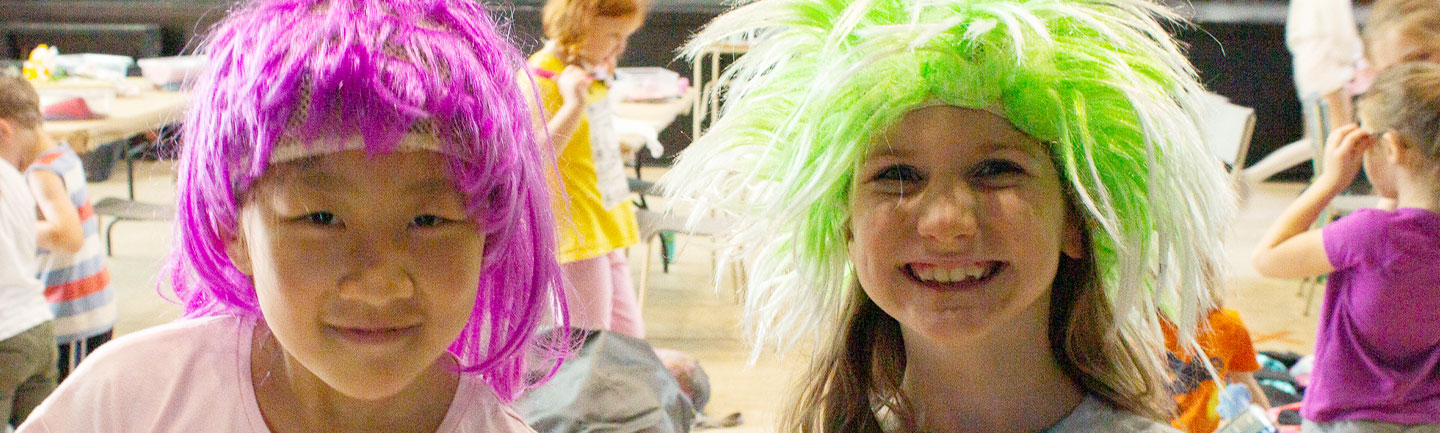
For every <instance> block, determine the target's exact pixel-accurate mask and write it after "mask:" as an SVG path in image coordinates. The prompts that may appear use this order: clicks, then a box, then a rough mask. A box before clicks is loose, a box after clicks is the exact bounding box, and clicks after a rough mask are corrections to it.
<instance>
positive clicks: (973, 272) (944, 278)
mask: <svg viewBox="0 0 1440 433" xmlns="http://www.w3.org/2000/svg"><path fill="white" fill-rule="evenodd" d="M911 270H912V271H913V272H914V273H915V277H916V278H919V279H920V281H933V282H937V283H954V282H960V281H965V280H977V279H980V278H982V277H984V276H985V274H987V273H989V272H990V266H988V265H986V266H982V265H973V266H958V267H954V268H949V269H940V268H936V267H933V266H926V267H925V269H915V268H914V267H911Z"/></svg>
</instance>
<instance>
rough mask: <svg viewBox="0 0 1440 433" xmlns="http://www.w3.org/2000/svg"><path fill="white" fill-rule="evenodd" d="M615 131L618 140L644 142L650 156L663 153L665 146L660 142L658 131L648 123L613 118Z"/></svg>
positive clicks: (653, 156) (658, 155)
mask: <svg viewBox="0 0 1440 433" xmlns="http://www.w3.org/2000/svg"><path fill="white" fill-rule="evenodd" d="M615 133H616V134H619V135H620V140H621V141H625V142H627V143H634V142H637V141H640V142H644V146H645V149H647V150H649V151H650V157H651V158H659V157H660V155H661V154H663V153H665V146H663V145H661V144H660V131H656V130H655V127H654V126H652V125H650V124H649V123H645V122H641V121H639V120H633V119H626V118H623V117H616V118H615Z"/></svg>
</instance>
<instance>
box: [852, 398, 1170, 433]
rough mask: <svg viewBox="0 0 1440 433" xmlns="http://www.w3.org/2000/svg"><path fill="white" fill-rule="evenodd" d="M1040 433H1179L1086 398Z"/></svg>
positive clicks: (883, 416) (883, 419) (890, 422)
mask: <svg viewBox="0 0 1440 433" xmlns="http://www.w3.org/2000/svg"><path fill="white" fill-rule="evenodd" d="M875 416H876V417H877V418H879V421H880V426H881V429H882V430H885V431H886V432H891V433H895V432H899V431H900V430H899V428H900V422H899V420H898V419H895V416H894V415H893V414H891V413H890V412H889V411H887V410H879V411H877V412H876V414H875ZM1041 433H1180V431H1179V430H1176V429H1175V428H1173V427H1170V425H1168V424H1162V423H1160V422H1157V421H1155V420H1152V419H1150V418H1146V417H1143V416H1140V415H1136V414H1133V413H1130V412H1124V411H1118V410H1115V409H1113V408H1111V407H1110V405H1107V404H1105V403H1104V402H1102V401H1100V399H1097V398H1095V397H1094V396H1089V395H1087V396H1085V400H1084V401H1081V402H1080V405H1079V406H1076V407H1075V411H1074V412H1070V416H1067V417H1065V419H1062V420H1060V422H1059V423H1056V424H1055V425H1053V426H1051V427H1050V428H1047V429H1045V430H1043V431H1042V432H1041Z"/></svg>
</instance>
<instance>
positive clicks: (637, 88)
mask: <svg viewBox="0 0 1440 433" xmlns="http://www.w3.org/2000/svg"><path fill="white" fill-rule="evenodd" d="M611 90H612V91H614V92H615V93H616V94H617V95H619V96H620V98H621V99H625V100H630V101H656V100H667V99H672V98H677V97H680V95H683V94H685V90H686V89H685V88H684V86H683V85H682V84H681V80H680V74H677V73H675V71H671V70H669V69H665V68H656V67H645V68H618V69H616V70H615V83H614V85H613V86H611Z"/></svg>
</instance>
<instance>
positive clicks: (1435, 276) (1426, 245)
mask: <svg viewBox="0 0 1440 433" xmlns="http://www.w3.org/2000/svg"><path fill="white" fill-rule="evenodd" d="M1358 108H1359V117H1360V121H1361V122H1362V125H1346V126H1342V127H1340V128H1337V129H1336V130H1335V131H1333V132H1331V133H1330V137H1331V138H1330V140H1329V143H1327V144H1326V146H1325V147H1326V149H1325V168H1326V169H1325V172H1324V173H1322V174H1321V175H1320V176H1319V177H1318V178H1316V180H1315V183H1314V184H1312V185H1310V188H1308V189H1306V190H1305V192H1304V193H1303V194H1301V195H1300V198H1298V199H1296V200H1295V203H1292V204H1291V205H1290V207H1289V208H1288V209H1286V210H1285V213H1284V214H1282V215H1281V217H1280V219H1279V220H1277V221H1276V222H1275V225H1273V226H1271V227H1270V231H1269V232H1268V233H1266V235H1265V238H1264V239H1263V240H1262V241H1261V243H1260V246H1259V247H1258V248H1257V249H1256V251H1255V254H1254V264H1255V268H1256V269H1257V270H1259V271H1260V273H1261V274H1262V275H1265V276H1268V277H1273V278H1299V277H1307V276H1313V275H1321V274H1326V273H1328V274H1330V276H1329V279H1328V281H1327V282H1326V288H1325V302H1324V305H1323V307H1321V309H1322V312H1321V315H1320V329H1319V332H1318V333H1317V336H1316V339H1315V371H1314V375H1313V376H1312V378H1311V382H1310V386H1309V388H1307V389H1306V392H1305V402H1304V407H1303V409H1302V410H1301V415H1302V416H1303V417H1304V418H1305V421H1304V424H1303V426H1302V428H1303V430H1302V431H1306V432H1331V431H1385V430H1381V429H1384V428H1397V429H1398V428H1399V427H1405V428H1414V427H1420V428H1421V430H1418V431H1434V430H1435V429H1436V428H1440V328H1437V327H1435V326H1432V325H1431V324H1434V323H1437V321H1440V273H1436V272H1435V263H1440V143H1437V138H1440V115H1437V113H1440V65H1436V64H1433V63H1428V62H1412V63H1404V64H1400V65H1398V66H1394V67H1391V68H1390V69H1387V70H1386V71H1384V72H1382V73H1381V74H1380V76H1379V77H1378V78H1377V79H1376V81H1375V84H1374V85H1373V86H1372V87H1371V88H1370V91H1369V92H1368V93H1366V95H1365V97H1363V98H1362V99H1361V100H1360V102H1359V104H1358ZM1362 168H1363V169H1364V170H1365V175H1366V176H1367V177H1368V178H1369V179H1370V182H1371V183H1372V184H1373V185H1374V187H1375V192H1376V194H1378V195H1380V196H1381V197H1382V198H1384V199H1386V202H1392V203H1393V206H1394V208H1393V209H1362V210H1359V211H1356V212H1354V213H1352V214H1350V215H1347V216H1345V217H1344V218H1340V219H1339V220H1337V221H1335V222H1333V223H1330V224H1328V225H1326V226H1325V227H1324V228H1322V229H1315V230H1309V227H1310V226H1311V224H1313V223H1314V222H1315V219H1316V218H1317V217H1318V216H1319V215H1320V213H1321V211H1323V210H1324V208H1325V206H1326V205H1328V204H1329V203H1330V200H1332V199H1334V198H1335V196H1336V195H1338V194H1340V192H1341V191H1343V190H1344V189H1345V187H1347V186H1349V185H1350V182H1351V181H1352V180H1354V178H1355V175H1356V174H1357V173H1359V172H1360V170H1361V169H1362ZM1425 429H1428V430H1425ZM1407 431H1414V430H1407Z"/></svg>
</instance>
